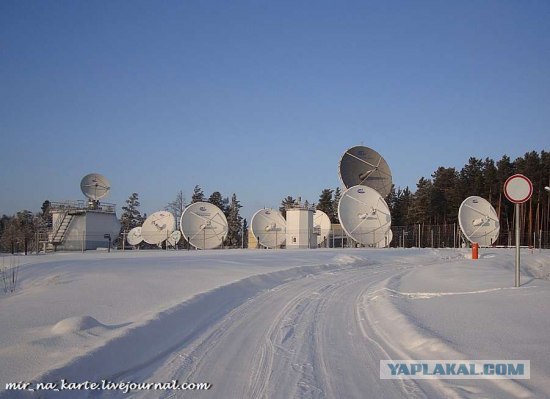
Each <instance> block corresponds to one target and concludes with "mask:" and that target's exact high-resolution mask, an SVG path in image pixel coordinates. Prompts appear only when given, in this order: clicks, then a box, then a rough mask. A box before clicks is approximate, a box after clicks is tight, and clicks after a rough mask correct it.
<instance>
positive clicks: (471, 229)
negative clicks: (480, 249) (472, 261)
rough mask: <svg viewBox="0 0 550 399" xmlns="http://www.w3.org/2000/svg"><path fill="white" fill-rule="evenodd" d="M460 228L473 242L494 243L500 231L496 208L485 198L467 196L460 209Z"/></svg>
mask: <svg viewBox="0 0 550 399" xmlns="http://www.w3.org/2000/svg"><path fill="white" fill-rule="evenodd" d="M458 222H459V224H460V230H462V233H463V234H464V236H465V237H466V238H467V239H468V241H470V242H471V243H478V244H479V245H481V246H491V245H493V244H494V243H495V242H496V240H497V238H498V233H499V231H500V223H499V221H498V216H497V213H496V212H495V208H493V206H492V205H491V204H490V203H489V201H487V200H486V199H485V198H481V197H477V196H472V197H468V198H466V199H465V200H464V201H463V202H462V204H461V205H460V208H459V209H458Z"/></svg>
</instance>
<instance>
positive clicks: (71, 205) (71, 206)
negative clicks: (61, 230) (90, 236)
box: [50, 200, 116, 230]
mask: <svg viewBox="0 0 550 399" xmlns="http://www.w3.org/2000/svg"><path fill="white" fill-rule="evenodd" d="M50 207H51V209H52V211H54V212H55V211H58V212H59V211H63V212H65V211H66V212H69V211H88V210H93V211H97V212H104V213H115V212H116V204H110V203H108V202H101V203H99V202H98V203H97V205H96V204H94V203H93V202H92V203H90V202H88V201H85V200H76V201H63V202H51V204H50ZM54 230H55V229H54Z"/></svg>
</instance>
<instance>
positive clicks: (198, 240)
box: [180, 202, 229, 249]
mask: <svg viewBox="0 0 550 399" xmlns="http://www.w3.org/2000/svg"><path fill="white" fill-rule="evenodd" d="M180 229H181V232H182V234H183V236H184V237H185V239H186V240H187V241H188V242H189V243H190V244H191V245H192V246H194V247H195V248H197V249H214V248H217V247H219V246H221V245H222V243H223V241H224V240H225V238H226V237H227V232H228V230H229V228H228V225H227V219H226V217H225V215H224V213H223V212H222V210H221V209H220V208H218V207H217V206H216V205H213V204H211V203H209V202H195V203H193V204H191V205H189V206H188V207H187V208H185V210H184V211H183V213H182V214H181V219H180Z"/></svg>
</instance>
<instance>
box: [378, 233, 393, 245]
mask: <svg viewBox="0 0 550 399" xmlns="http://www.w3.org/2000/svg"><path fill="white" fill-rule="evenodd" d="M392 240H393V232H392V231H391V229H389V230H388V232H387V233H386V236H385V237H384V239H383V240H382V241H379V242H378V243H376V247H377V248H387V247H389V246H390V243H391V241H392Z"/></svg>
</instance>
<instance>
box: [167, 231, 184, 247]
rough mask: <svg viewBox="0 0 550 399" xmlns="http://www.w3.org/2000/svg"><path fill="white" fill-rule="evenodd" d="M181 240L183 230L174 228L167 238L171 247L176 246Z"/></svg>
mask: <svg viewBox="0 0 550 399" xmlns="http://www.w3.org/2000/svg"><path fill="white" fill-rule="evenodd" d="M180 240H181V232H180V231H179V230H174V231H173V232H172V234H170V237H168V239H167V240H166V243H167V244H168V245H170V246H171V247H175V246H176V244H177V243H178V242H180Z"/></svg>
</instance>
